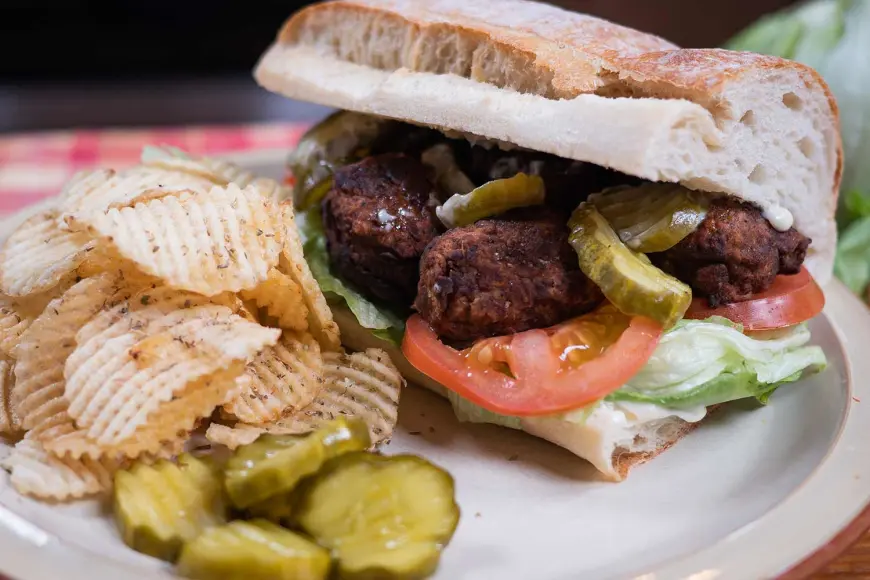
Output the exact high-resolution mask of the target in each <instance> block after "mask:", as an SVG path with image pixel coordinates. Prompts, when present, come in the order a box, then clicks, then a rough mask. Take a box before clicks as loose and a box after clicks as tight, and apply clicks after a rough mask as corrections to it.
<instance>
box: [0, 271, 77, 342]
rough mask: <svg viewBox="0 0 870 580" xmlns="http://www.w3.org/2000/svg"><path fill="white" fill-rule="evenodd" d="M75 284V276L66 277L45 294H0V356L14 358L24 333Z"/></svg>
mask: <svg viewBox="0 0 870 580" xmlns="http://www.w3.org/2000/svg"><path fill="white" fill-rule="evenodd" d="M75 283H76V277H75V276H67V277H65V278H64V279H63V280H62V281H61V282H60V284H58V285H57V286H55V287H53V288H52V289H50V290H47V291H45V292H36V293H34V294H28V295H27V296H17V297H11V296H4V295H2V294H0V356H5V357H8V358H15V347H16V346H17V345H18V342H19V340H20V339H21V335H22V334H23V333H24V331H25V330H27V329H28V328H29V327H30V325H31V324H33V321H34V320H36V317H37V316H39V315H40V314H42V312H43V311H44V310H45V307H46V306H48V304H49V302H51V301H52V300H54V299H55V298H58V297H59V296H60V295H61V294H63V293H64V292H66V291H67V290H69V289H70V287H72V285H73V284H75Z"/></svg>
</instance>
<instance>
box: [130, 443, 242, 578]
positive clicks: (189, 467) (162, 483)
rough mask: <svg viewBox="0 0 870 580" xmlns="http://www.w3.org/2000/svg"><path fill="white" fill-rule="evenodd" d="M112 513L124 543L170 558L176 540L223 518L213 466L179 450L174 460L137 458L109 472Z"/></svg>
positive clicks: (176, 546) (223, 505)
mask: <svg viewBox="0 0 870 580" xmlns="http://www.w3.org/2000/svg"><path fill="white" fill-rule="evenodd" d="M114 514H115V521H116V523H117V524H118V529H119V531H120V532H121V537H122V538H123V540H124V543H125V544H127V545H128V546H130V547H131V548H133V549H134V550H136V551H137V552H141V553H143V554H148V555H149V556H154V557H155V558H160V559H161V560H167V561H170V562H171V561H174V560H175V559H176V558H177V556H178V553H179V551H180V550H181V547H182V545H183V544H184V543H185V542H187V541H190V540H192V539H194V538H196V537H197V536H198V535H200V534H201V533H202V532H203V531H204V530H206V529H208V528H210V527H212V526H217V525H221V524H222V523H224V522H225V521H226V516H227V507H226V502H225V500H224V497H223V488H222V485H221V477H220V472H219V470H218V469H217V468H216V467H215V466H214V465H212V463H211V462H210V461H208V460H205V459H198V458H195V457H193V456H191V455H187V454H185V455H182V456H181V457H179V459H178V463H173V462H171V461H165V460H164V461H158V462H157V463H155V464H153V465H147V464H144V463H142V462H139V463H137V464H136V465H134V466H133V467H132V468H130V469H129V470H122V471H118V472H117V473H116V474H115V491H114Z"/></svg>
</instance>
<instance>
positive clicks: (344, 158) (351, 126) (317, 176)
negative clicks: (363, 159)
mask: <svg viewBox="0 0 870 580" xmlns="http://www.w3.org/2000/svg"><path fill="white" fill-rule="evenodd" d="M389 123H393V121H390V120H388V119H383V118H380V117H374V116H371V115H364V114H362V113H355V112H352V111H338V112H337V113H333V114H332V115H330V116H328V117H327V118H326V119H324V120H323V121H321V122H320V123H318V124H317V125H315V126H314V127H312V128H311V129H309V130H308V131H307V132H306V133H305V134H304V135H303V136H302V138H301V139H300V140H299V143H298V144H297V145H296V149H295V150H294V151H293V153H291V155H290V159H289V165H290V170H291V171H292V172H293V175H294V177H295V178H296V185H295V186H294V189H293V203H294V204H295V205H296V207H298V208H300V209H305V208H307V207H310V206H311V205H312V204H313V203H315V202H316V201H317V199H316V198H317V194H319V196H320V198H322V197H323V195H324V194H325V191H324V188H326V191H329V188H330V186H331V182H332V174H333V172H334V171H335V169H336V168H337V167H340V166H341V165H344V164H346V163H349V162H351V161H353V160H354V159H356V157H359V156H360V155H359V151H360V150H361V149H364V148H365V147H367V146H368V145H370V144H371V143H372V142H373V141H374V140H375V138H377V137H378V135H380V133H381V131H382V130H383V129H384V128H385V126H386V125H387V124H389Z"/></svg>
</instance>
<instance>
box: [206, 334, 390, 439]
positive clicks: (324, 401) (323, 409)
mask: <svg viewBox="0 0 870 580" xmlns="http://www.w3.org/2000/svg"><path fill="white" fill-rule="evenodd" d="M323 369H324V372H323V377H324V387H323V389H321V390H320V392H319V393H318V394H317V395H316V396H315V397H314V401H313V402H312V403H311V404H309V405H307V406H306V407H304V408H302V409H300V410H299V411H297V412H295V413H292V414H291V415H288V416H286V417H283V418H282V419H279V420H278V421H274V422H270V423H260V424H251V423H244V422H238V423H236V424H234V425H220V424H217V423H215V424H212V425H211V426H210V427H209V429H208V430H207V431H206V438H208V439H209V440H210V441H211V442H213V443H217V444H220V445H225V446H227V447H229V448H231V449H235V448H236V447H238V446H240V445H246V444H248V443H250V442H252V441H254V440H255V439H256V438H257V437H259V436H260V435H261V434H263V433H273V434H276V435H299V434H303V433H310V432H311V431H314V430H315V429H317V428H318V427H319V426H320V425H321V424H323V423H325V422H327V421H331V420H333V419H335V418H336V417H338V416H340V415H348V416H352V417H359V418H360V419H362V420H363V421H365V422H366V424H367V425H368V427H369V434H370V435H371V439H372V444H375V445H376V444H378V443H381V442H383V441H386V440H388V439H389V438H390V436H392V434H393V428H394V427H395V426H396V421H397V419H398V411H399V395H400V393H401V389H402V387H403V386H404V384H405V380H404V379H403V378H402V375H400V374H399V371H398V370H397V369H396V367H395V365H394V364H393V362H392V361H391V360H390V357H389V355H387V353H385V352H384V351H382V350H379V349H373V348H372V349H368V350H366V351H365V352H357V353H353V354H343V353H336V352H326V353H324V354H323Z"/></svg>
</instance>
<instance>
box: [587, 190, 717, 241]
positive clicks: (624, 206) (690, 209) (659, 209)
mask: <svg viewBox="0 0 870 580" xmlns="http://www.w3.org/2000/svg"><path fill="white" fill-rule="evenodd" d="M589 203H591V204H592V205H594V206H595V208H596V209H597V210H598V211H599V212H600V213H601V215H603V216H604V218H605V219H606V220H607V221H608V222H610V225H611V226H612V227H613V229H614V230H616V233H617V234H618V235H619V239H620V240H622V241H623V242H624V243H625V245H626V246H628V247H629V248H631V249H632V250H635V251H636V252H641V253H644V254H650V253H653V252H664V251H665V250H669V249H671V248H672V247H674V246H675V245H677V244H678V243H679V242H680V241H681V240H682V239H683V238H685V237H686V236H688V235H689V234H691V233H692V232H694V231H695V230H696V229H697V228H698V226H699V225H701V222H703V221H704V218H705V217H707V209H708V207H709V199H708V198H707V197H706V196H704V195H703V194H700V193H698V192H696V191H692V190H690V189H687V188H685V187H683V186H682V185H679V184H675V183H644V184H642V185H624V186H619V187H614V188H611V189H607V190H605V191H603V192H601V193H596V194H593V195H590V196H589Z"/></svg>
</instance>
